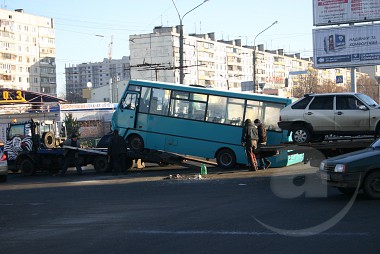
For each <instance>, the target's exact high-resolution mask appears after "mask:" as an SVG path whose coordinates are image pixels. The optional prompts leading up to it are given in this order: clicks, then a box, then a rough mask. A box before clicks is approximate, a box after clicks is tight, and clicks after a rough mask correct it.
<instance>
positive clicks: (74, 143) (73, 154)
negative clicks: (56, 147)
mask: <svg viewBox="0 0 380 254" xmlns="http://www.w3.org/2000/svg"><path fill="white" fill-rule="evenodd" d="M63 145H64V146H71V147H73V148H66V149H65V151H64V154H63V155H64V158H65V162H64V163H63V168H62V172H61V175H62V176H64V175H65V174H66V172H67V169H68V167H70V166H71V165H73V164H74V165H75V167H76V169H77V173H78V175H82V174H83V173H82V166H81V162H80V158H79V150H78V149H76V148H80V146H81V144H80V141H79V140H78V136H77V135H76V134H75V133H74V134H72V135H71V138H70V139H68V140H66V141H65V142H64V143H63Z"/></svg>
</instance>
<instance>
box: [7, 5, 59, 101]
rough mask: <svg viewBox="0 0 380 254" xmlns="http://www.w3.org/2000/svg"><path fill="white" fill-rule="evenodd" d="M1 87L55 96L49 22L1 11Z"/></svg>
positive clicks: (53, 59)
mask: <svg viewBox="0 0 380 254" xmlns="http://www.w3.org/2000/svg"><path fill="white" fill-rule="evenodd" d="M0 87H1V88H9V89H20V90H29V91H33V92H39V93H45V94H49V95H53V96H56V95H57V83H56V66H55V33H54V22H53V19H52V18H47V17H41V16H34V15H30V14H26V13H24V10H22V9H17V10H15V11H10V10H4V9H0Z"/></svg>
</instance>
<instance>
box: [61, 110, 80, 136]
mask: <svg viewBox="0 0 380 254" xmlns="http://www.w3.org/2000/svg"><path fill="white" fill-rule="evenodd" d="M64 122H65V125H66V130H67V134H68V135H69V137H70V136H71V135H72V134H74V133H75V134H77V135H78V136H79V128H80V125H79V122H78V121H77V119H76V118H74V117H73V114H71V113H68V114H66V115H65V120H64Z"/></svg>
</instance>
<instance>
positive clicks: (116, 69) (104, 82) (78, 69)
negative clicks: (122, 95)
mask: <svg viewBox="0 0 380 254" xmlns="http://www.w3.org/2000/svg"><path fill="white" fill-rule="evenodd" d="M65 77H66V98H67V100H69V101H71V102H86V101H93V99H92V100H91V98H88V96H86V95H85V94H83V91H86V89H88V88H90V89H94V88H99V87H104V89H103V90H104V91H107V94H101V95H99V96H101V100H100V101H102V102H115V101H117V97H118V95H117V94H118V88H117V86H118V84H119V82H120V81H124V80H129V79H130V67H129V57H127V56H123V57H122V59H108V58H104V60H103V62H96V63H82V64H78V65H72V66H65ZM84 89H85V90H84Z"/></svg>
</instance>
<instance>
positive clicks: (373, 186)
mask: <svg viewBox="0 0 380 254" xmlns="http://www.w3.org/2000/svg"><path fill="white" fill-rule="evenodd" d="M363 190H364V193H365V195H366V196H367V197H369V198H371V199H380V172H372V173H370V174H369V175H368V176H367V177H366V178H365V180H364V184H363Z"/></svg>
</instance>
